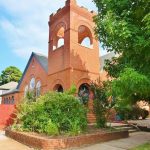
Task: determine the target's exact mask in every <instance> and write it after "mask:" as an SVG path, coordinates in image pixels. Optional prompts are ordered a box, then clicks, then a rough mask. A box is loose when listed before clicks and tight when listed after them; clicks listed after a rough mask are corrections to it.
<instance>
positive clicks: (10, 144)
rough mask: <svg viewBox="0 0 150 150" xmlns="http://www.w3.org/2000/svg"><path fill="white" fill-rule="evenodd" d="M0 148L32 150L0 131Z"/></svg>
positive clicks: (1, 149) (6, 149)
mask: <svg viewBox="0 0 150 150" xmlns="http://www.w3.org/2000/svg"><path fill="white" fill-rule="evenodd" d="M0 150H33V149H31V148H29V147H27V146H25V145H23V144H21V143H19V142H17V141H15V140H12V139H10V138H8V137H6V136H5V132H4V131H0Z"/></svg>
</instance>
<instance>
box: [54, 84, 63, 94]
mask: <svg viewBox="0 0 150 150" xmlns="http://www.w3.org/2000/svg"><path fill="white" fill-rule="evenodd" d="M54 91H56V92H61V93H63V91H64V89H63V87H62V85H61V84H56V85H55V87H54Z"/></svg>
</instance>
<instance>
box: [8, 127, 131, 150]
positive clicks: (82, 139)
mask: <svg viewBox="0 0 150 150" xmlns="http://www.w3.org/2000/svg"><path fill="white" fill-rule="evenodd" d="M6 135H7V136H9V137H11V138H13V139H15V140H17V141H19V142H21V143H23V144H26V145H28V146H31V147H33V148H39V149H44V150H58V149H65V148H71V147H80V146H83V145H87V144H95V143H99V142H104V141H109V140H114V139H120V138H127V137H128V136H129V133H128V131H121V132H112V133H102V132H96V133H92V134H85V135H79V136H72V137H57V138H55V137H48V136H47V137H46V136H45V137H44V136H40V135H33V134H30V133H21V132H15V131H10V130H6Z"/></svg>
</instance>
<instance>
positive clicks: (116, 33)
mask: <svg viewBox="0 0 150 150" xmlns="http://www.w3.org/2000/svg"><path fill="white" fill-rule="evenodd" d="M94 2H95V3H96V6H97V7H98V15H97V16H96V17H95V19H94V20H95V22H96V29H95V31H96V33H97V37H98V38H99V39H100V41H101V42H102V43H103V46H104V48H106V49H107V51H115V52H116V53H119V54H121V56H120V57H119V58H118V59H117V62H116V63H113V62H112V63H111V66H110V67H111V69H112V67H113V70H114V72H116V69H118V68H120V66H124V67H125V66H126V65H130V67H132V68H134V69H136V70H137V71H139V72H142V73H143V74H145V75H147V76H150V71H149V62H150V51H149V50H150V30H149V29H150V11H149V7H150V1H147V0H136V1H135V0H115V1H114V0H101V1H99V0H94ZM109 69H110V68H108V70H107V71H108V72H109ZM120 71H121V70H120ZM110 75H113V74H111V73H110Z"/></svg>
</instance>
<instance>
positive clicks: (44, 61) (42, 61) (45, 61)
mask: <svg viewBox="0 0 150 150" xmlns="http://www.w3.org/2000/svg"><path fill="white" fill-rule="evenodd" d="M33 57H35V59H36V60H37V61H38V63H39V64H40V65H41V67H42V68H43V70H44V71H45V72H46V73H47V72H48V58H47V56H44V55H42V54H39V53H35V52H32V54H31V56H30V58H29V61H28V63H27V65H26V68H25V70H24V72H23V75H22V77H21V80H20V81H19V84H18V86H17V89H19V87H20V85H21V83H22V80H23V78H24V76H25V74H26V72H27V70H28V67H29V65H30V63H31V60H32V58H33Z"/></svg>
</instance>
